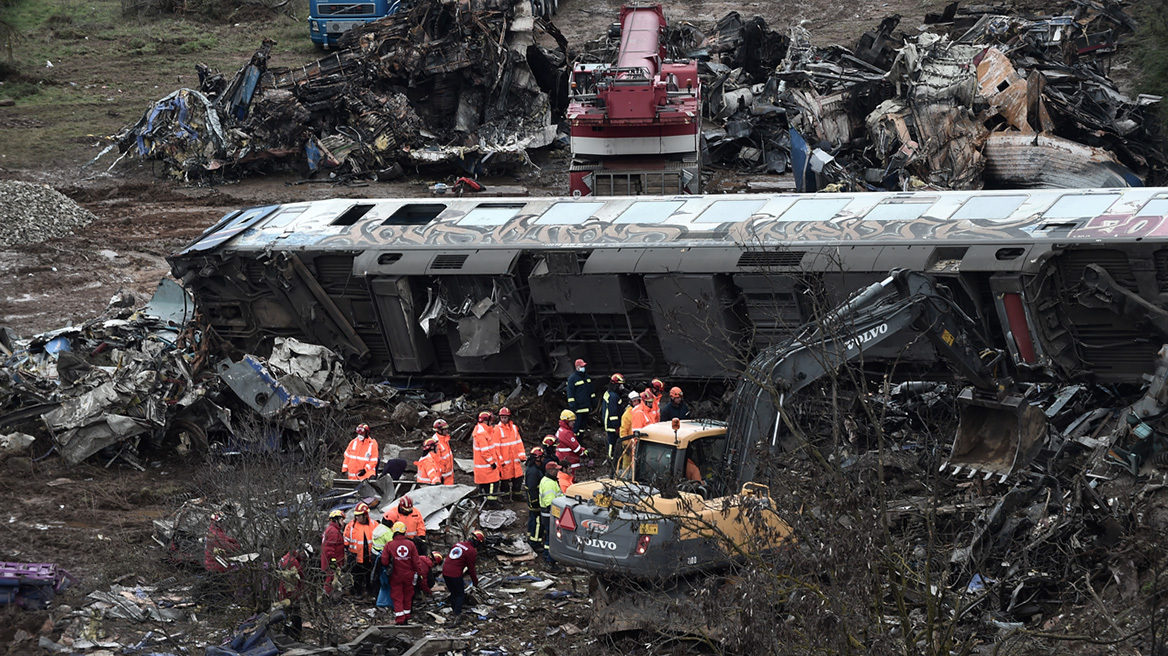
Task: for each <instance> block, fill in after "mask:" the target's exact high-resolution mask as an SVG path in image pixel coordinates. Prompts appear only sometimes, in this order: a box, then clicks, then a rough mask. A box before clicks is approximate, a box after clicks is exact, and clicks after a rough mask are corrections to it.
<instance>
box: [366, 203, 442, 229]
mask: <svg viewBox="0 0 1168 656" xmlns="http://www.w3.org/2000/svg"><path fill="white" fill-rule="evenodd" d="M444 211H446V205H444V204H442V203H407V204H405V205H402V206H401V207H399V208H397V209H396V210H394V212H393V214H390V215H389V218H388V219H386V220H384V221H382V222H381V225H426V224H427V223H429V222H431V221H433V220H434V219H436V218H438V215H439V214H441V213H442V212H444Z"/></svg>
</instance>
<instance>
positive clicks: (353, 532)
mask: <svg viewBox="0 0 1168 656" xmlns="http://www.w3.org/2000/svg"><path fill="white" fill-rule="evenodd" d="M375 528H377V522H375V521H373V520H369V523H368V524H358V523H357V520H356V519H354V520H353V521H351V522H349V523H348V524H346V525H345V548H346V549H348V550H349V551H350V552H351V553H353V554H356V556H357V562H359V563H364V562H365V556H366V554H368V553H369V552H370V550H371V549H372V546H373V529H375Z"/></svg>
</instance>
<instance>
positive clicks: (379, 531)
mask: <svg viewBox="0 0 1168 656" xmlns="http://www.w3.org/2000/svg"><path fill="white" fill-rule="evenodd" d="M392 527H393V522H392V521H387V520H386V519H385V516H384V515H382V517H381V521H380V522H378V523H377V526H375V527H374V528H373V543H372V544H371V545H370V551H371V552H372V554H373V563H374V565H373V575H372V577H371V578H370V581H369V588H370V589H371V590H372V591H373V596H374V597H376V598H377V607H378V608H385V607H386V605H387V604H388V603H389V572H387V571H385V570H383V569H382V568H381V552H383V551H385V545H387V544H389V541H390V540H392V539H393V528H392Z"/></svg>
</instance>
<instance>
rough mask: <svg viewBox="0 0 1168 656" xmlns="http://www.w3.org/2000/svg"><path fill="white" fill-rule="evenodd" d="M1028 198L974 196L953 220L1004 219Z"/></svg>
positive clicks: (959, 209)
mask: <svg viewBox="0 0 1168 656" xmlns="http://www.w3.org/2000/svg"><path fill="white" fill-rule="evenodd" d="M1027 198H1029V196H974V197H972V198H970V199H969V200H967V201H965V203H964V204H962V205H961V207H960V208H958V210H957V211H956V212H954V213H953V216H952V217H950V218H953V219H1006V218H1009V217H1010V216H1011V215H1012V214H1014V210H1017V209H1018V208H1019V207H1021V206H1022V203H1025V202H1026V199H1027Z"/></svg>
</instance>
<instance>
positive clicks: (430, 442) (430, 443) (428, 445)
mask: <svg viewBox="0 0 1168 656" xmlns="http://www.w3.org/2000/svg"><path fill="white" fill-rule="evenodd" d="M437 448H438V438H436V437H427V438H426V441H425V442H422V451H424V452H426V453H429V452H431V451H434V450H435V449H437Z"/></svg>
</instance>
